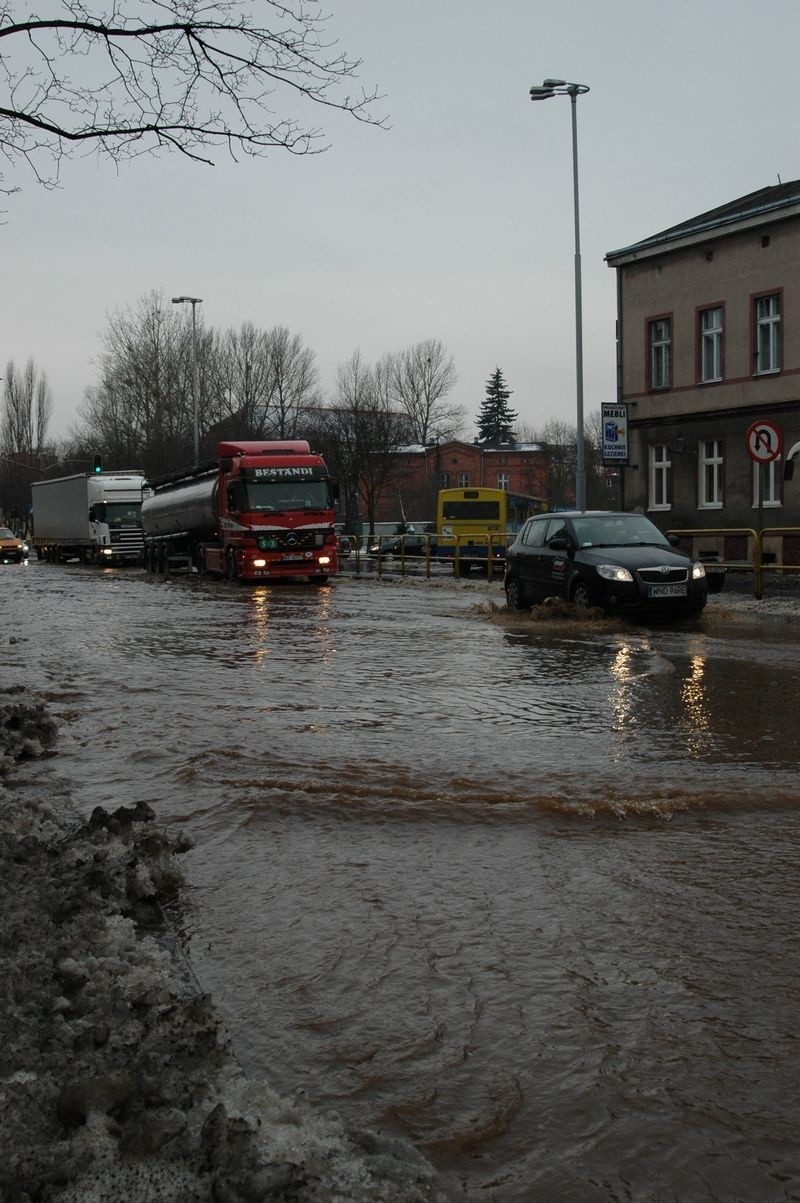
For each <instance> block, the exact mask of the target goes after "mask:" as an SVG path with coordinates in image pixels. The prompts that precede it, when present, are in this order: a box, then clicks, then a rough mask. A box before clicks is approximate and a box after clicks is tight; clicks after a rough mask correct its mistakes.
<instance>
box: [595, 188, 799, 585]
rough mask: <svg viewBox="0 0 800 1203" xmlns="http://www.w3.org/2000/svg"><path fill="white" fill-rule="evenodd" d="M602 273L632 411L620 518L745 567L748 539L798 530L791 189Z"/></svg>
mask: <svg viewBox="0 0 800 1203" xmlns="http://www.w3.org/2000/svg"><path fill="white" fill-rule="evenodd" d="M606 262H607V263H608V264H609V266H610V267H612V268H614V270H615V271H616V274H617V367H618V400H619V401H622V402H625V403H626V404H627V405H628V406H629V409H628V442H629V462H628V465H627V466H626V467H625V468H624V469H623V507H624V508H625V509H635V508H638V509H642V510H644V511H645V512H646V513H647V514H649V515H650V517H651V518H653V520H654V521H655V522H656V523H657V525H658V526H660V527H661V528H662V529H664V530H667V529H672V530H675V529H697V528H702V529H703V530H709V531H711V530H715V531H719V530H724V531H726V532H731V533H730V534H725V535H720V536H718V537H716V538H715V539H711V538H709V539H707V540H706V542H707V543H710V547H709V548H708V549H707V550H716V551H718V552H720V553H721V554H722V555H723V556H724V558H728V559H733V558H739V557H743V556H744V555H745V554H746V552H745V551H744V550H743V549H744V548H745V547H746V544H747V535H746V531H747V529H763V528H766V527H776V526H792V525H795V524H798V523H800V473H798V476H797V479H795V480H791V479H784V467H785V464H786V461H787V459H788V458H789V457H791V456H793V455H795V454H797V452H798V450H800V181H795V182H793V183H790V184H778V185H776V186H774V187H770V188H764V189H761V190H760V191H758V192H754V193H751V194H750V195H748V196H745V197H741V198H740V199H739V200H736V201H732V202H730V203H729V204H726V205H722V206H720V207H719V208H717V209H714V210H711V211H710V212H708V213H704V214H701V215H700V216H699V217H696V218H693V219H691V220H690V221H686V222H682V223H681V224H680V225H677V226H673V227H672V228H671V229H668V230H665V231H663V232H662V233H660V234H656V235H653V236H652V237H650V238H647V239H644V240H643V241H642V242H638V243H636V244H634V245H632V246H629V247H625V248H623V249H621V250H617V251H612V252H610V253H609V254H608V255H607V256H606ZM781 441H782V442H781ZM781 447H782V450H781ZM743 532H745V533H743ZM765 546H766V542H765ZM781 550H782V552H783V558H784V562H788V557H787V555H786V548H785V547H782V548H781ZM798 550H799V551H800V547H798Z"/></svg>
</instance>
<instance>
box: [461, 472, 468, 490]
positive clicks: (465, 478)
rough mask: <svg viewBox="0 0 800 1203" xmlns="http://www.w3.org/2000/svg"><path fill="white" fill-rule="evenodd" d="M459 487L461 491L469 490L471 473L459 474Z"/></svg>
mask: <svg viewBox="0 0 800 1203" xmlns="http://www.w3.org/2000/svg"><path fill="white" fill-rule="evenodd" d="M458 487H459V489H468V488H469V472H459V474H458Z"/></svg>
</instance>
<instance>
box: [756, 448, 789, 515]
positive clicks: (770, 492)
mask: <svg viewBox="0 0 800 1203" xmlns="http://www.w3.org/2000/svg"><path fill="white" fill-rule="evenodd" d="M759 472H761V473H763V475H762V477H761V482H762V483H761V489H762V492H761V504H762V505H768V506H772V507H773V508H774V507H775V506H778V505H780V504H781V479H782V475H783V461H782V460H781V459H780V458H778V459H774V460H772V461H771V462H770V463H768V464H753V505H754V506H757V505H758V476H759Z"/></svg>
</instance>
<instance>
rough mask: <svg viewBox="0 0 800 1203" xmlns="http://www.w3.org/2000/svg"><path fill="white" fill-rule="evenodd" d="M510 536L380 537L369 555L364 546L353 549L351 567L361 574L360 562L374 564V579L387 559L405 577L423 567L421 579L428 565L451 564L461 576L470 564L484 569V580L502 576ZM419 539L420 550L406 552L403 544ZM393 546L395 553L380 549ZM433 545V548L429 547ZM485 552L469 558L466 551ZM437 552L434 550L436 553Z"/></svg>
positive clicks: (429, 571)
mask: <svg viewBox="0 0 800 1203" xmlns="http://www.w3.org/2000/svg"><path fill="white" fill-rule="evenodd" d="M511 537H513V536H506V535H500V534H497V535H478V534H476V535H456V536H453V537H452V538H449V539H448V540H447V542H446V543H442V541H441V540H438V542H437V536H436V535H381V536H379V538H378V539H376V540H374V541H373V542H372V544H371V546H372V547H377V548H378V551H377V552H375V553H374V554H372V555H370V554H369V552H368V550H367V547H368V546H370V544H369V543H368V544H367V545H366V546H365V547H362V548H355V549H354V552H353V554H354V556H355V566H356V572H357V573H359V572H361V566H362V564H364V563H370V564H374V565H375V570H376V572H377V574H378V576H380V575H382V573H383V571H384V566H385V565H386V563H387V561H388V560H389V557H390V556H391V560H392V564H391V569H392V571H393V572H396V571H397V569H398V567H399V571H400V575H401V576H405V574H406V571H407V569H408V571H411V570H416V569H417V568H419V567H421V566H422V565H424V567H425V576H426V577H430V575H431V565H432V564H435V565H441V566H449V565H450V564H452V565H453V571H454V573H455V575H456V576H461V575H462V571H464V570H465V569H466V571H468V570H469V566H470V565H474V564H480V566H481V567H483V566H484V565H487V562H488V566H487V568H486V574H487V579H488V580H490V581H491V580H493V579H494V578H495V577H497V576H498V574H500V575H502V572H503V569H504V567H505V549H506V546H507V545H508V542H509V540H510V538H511ZM420 540H424V542H425V549H424V551H417V550H414V551H407V550H406V544H407V543H408V542H413V543H414V544H419V542H420ZM393 543H399V544H400V550H399V552H391V553H389V552H387V551H385V550H384V548H386V547H387V546H388V545H390V544H393ZM432 543H433V547H432V546H431V544H432ZM442 547H445V548H448V549H450V551H452V554H446V555H442V554H441V549H442ZM478 547H479V548H481V549H484V548H485V549H486V555H485V556H474V555H470V554H469V552H470V548H478ZM437 549H438V550H437ZM493 549H498V551H501V552H502V555H497V554H495V552H494V550H493Z"/></svg>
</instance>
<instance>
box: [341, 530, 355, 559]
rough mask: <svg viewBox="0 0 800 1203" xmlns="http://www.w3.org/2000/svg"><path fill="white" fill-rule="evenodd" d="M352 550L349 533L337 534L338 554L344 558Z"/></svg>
mask: <svg viewBox="0 0 800 1203" xmlns="http://www.w3.org/2000/svg"><path fill="white" fill-rule="evenodd" d="M352 551H353V541H352V539H351V538H350V537H349V535H339V556H340V558H341V559H343V560H345V559H347V557H348V556H349V555H350V554H351V553H352Z"/></svg>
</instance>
